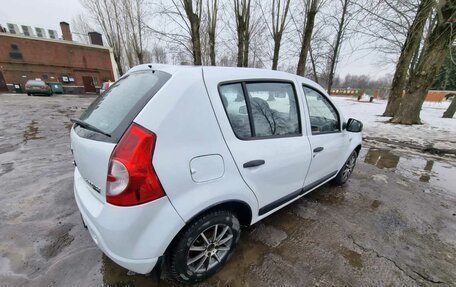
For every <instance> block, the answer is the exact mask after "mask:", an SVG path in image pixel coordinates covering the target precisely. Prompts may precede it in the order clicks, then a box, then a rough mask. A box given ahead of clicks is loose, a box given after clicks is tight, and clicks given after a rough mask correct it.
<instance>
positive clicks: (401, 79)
mask: <svg viewBox="0 0 456 287" xmlns="http://www.w3.org/2000/svg"><path fill="white" fill-rule="evenodd" d="M434 3H435V2H434V0H422V1H421V3H420V6H419V7H418V10H417V12H416V16H415V19H414V20H413V23H412V25H411V26H410V28H409V30H408V32H407V37H406V40H405V43H404V45H403V46H402V51H401V55H400V57H399V61H398V62H397V65H396V72H395V73H394V77H393V83H392V85H391V91H390V95H389V98H388V103H387V105H386V109H385V112H384V113H383V116H386V117H392V116H394V115H395V113H396V111H397V109H398V108H399V105H400V103H401V99H402V95H403V92H404V90H405V89H406V86H405V85H406V83H407V72H408V71H409V67H410V64H411V61H412V58H413V55H414V54H415V53H417V50H419V46H420V41H421V37H422V35H423V29H424V26H425V24H426V19H427V18H428V17H429V15H430V14H431V12H432V7H433V5H434Z"/></svg>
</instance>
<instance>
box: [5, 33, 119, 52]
mask: <svg viewBox="0 0 456 287" xmlns="http://www.w3.org/2000/svg"><path fill="white" fill-rule="evenodd" d="M1 36H6V37H12V38H21V39H27V40H35V41H44V42H51V43H59V44H65V45H73V46H80V47H86V48H95V49H103V50H111V48H110V47H105V46H100V45H92V44H83V43H79V42H74V41H66V40H59V39H50V38H40V37H32V36H24V35H18V34H9V33H0V37H1Z"/></svg>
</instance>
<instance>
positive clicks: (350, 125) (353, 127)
mask: <svg viewBox="0 0 456 287" xmlns="http://www.w3.org/2000/svg"><path fill="white" fill-rule="evenodd" d="M346 128H347V131H349V132H352V133H359V132H361V131H362V130H363V123H362V122H360V121H358V120H355V119H348V122H347V124H346Z"/></svg>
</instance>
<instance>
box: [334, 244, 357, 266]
mask: <svg viewBox="0 0 456 287" xmlns="http://www.w3.org/2000/svg"><path fill="white" fill-rule="evenodd" d="M339 253H340V254H341V255H342V256H343V257H344V258H345V260H347V262H348V264H350V265H351V266H352V267H355V268H362V267H363V259H362V258H361V254H359V253H358V252H356V251H353V250H351V249H348V248H347V247H341V249H340V250H339Z"/></svg>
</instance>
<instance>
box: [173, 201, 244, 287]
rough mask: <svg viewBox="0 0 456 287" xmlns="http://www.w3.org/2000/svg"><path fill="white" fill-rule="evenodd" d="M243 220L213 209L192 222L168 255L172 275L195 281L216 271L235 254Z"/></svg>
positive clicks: (177, 278) (180, 279) (186, 280)
mask: <svg viewBox="0 0 456 287" xmlns="http://www.w3.org/2000/svg"><path fill="white" fill-rule="evenodd" d="M239 235H240V224H239V220H238V219H237V217H236V216H235V215H234V214H233V213H231V212H230V211H226V210H219V211H213V212H210V213H207V214H205V215H204V216H202V217H201V218H199V219H197V220H196V221H194V222H193V223H191V224H190V225H189V226H188V227H187V228H186V229H185V230H184V231H183V233H182V234H181V235H180V237H179V238H178V239H177V241H176V242H175V244H174V246H173V248H172V249H171V251H170V253H169V257H168V260H167V261H168V262H167V265H168V270H169V272H170V275H171V276H172V277H173V279H175V280H177V281H179V282H183V283H196V282H199V281H202V280H204V279H206V278H208V277H209V276H211V275H213V274H214V273H216V272H217V271H218V270H219V269H220V268H221V267H222V266H223V265H224V264H225V262H226V261H227V260H228V259H229V258H230V257H231V255H232V254H233V250H234V248H235V247H236V244H237V242H238V241H239Z"/></svg>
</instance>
